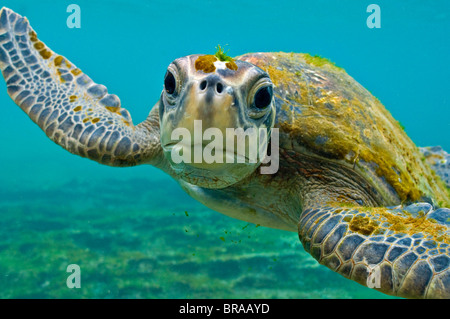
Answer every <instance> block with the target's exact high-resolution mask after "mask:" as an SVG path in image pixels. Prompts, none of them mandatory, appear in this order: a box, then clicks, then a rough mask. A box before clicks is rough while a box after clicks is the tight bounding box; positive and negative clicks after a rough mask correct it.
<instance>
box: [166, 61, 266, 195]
mask: <svg viewBox="0 0 450 319" xmlns="http://www.w3.org/2000/svg"><path fill="white" fill-rule="evenodd" d="M164 83H165V88H164V91H163V93H162V95H161V102H160V122H161V145H162V147H163V149H164V152H165V156H166V158H167V159H168V160H169V162H170V163H171V164H172V168H173V169H174V170H175V172H178V174H179V177H180V178H182V179H184V180H185V181H187V182H189V183H193V184H195V185H198V186H203V187H208V188H221V187H225V186H228V185H231V184H233V183H236V182H237V181H239V180H241V179H242V178H244V177H246V176H248V175H249V174H250V173H252V172H253V171H254V170H255V169H256V168H257V166H258V165H259V164H260V161H258V162H256V163H241V164H238V163H225V162H226V160H225V158H224V159H223V163H220V162H219V161H216V162H214V163H207V162H205V161H204V160H203V159H204V158H202V159H201V162H198V161H195V163H194V159H192V161H191V163H186V161H184V162H183V163H178V164H177V163H174V161H173V158H172V155H173V151H174V145H176V144H177V142H179V141H180V140H179V139H178V140H175V139H174V138H173V137H172V134H175V133H176V132H178V131H179V130H180V129H186V130H187V131H188V132H189V133H190V135H191V136H192V140H194V137H195V136H197V138H198V135H199V134H198V133H199V132H200V135H202V134H204V133H207V132H208V130H209V132H211V130H216V132H217V131H219V132H220V133H221V134H222V137H223V143H222V148H220V147H217V148H216V151H220V152H222V153H223V155H224V156H226V155H230V153H229V152H228V153H227V152H226V151H230V149H227V150H225V146H226V142H227V138H229V136H228V137H227V129H233V130H236V129H242V130H243V131H246V132H249V131H248V130H249V129H250V130H254V131H258V130H259V129H265V130H266V132H267V134H268V135H269V134H270V129H271V128H272V127H273V124H274V117H275V108H274V103H273V97H272V95H270V100H269V103H268V104H267V105H265V107H261V108H258V107H257V106H256V105H255V95H256V94H257V92H258V90H260V89H267V90H268V91H270V92H272V82H271V80H270V78H269V76H268V75H267V73H266V72H264V71H263V70H261V69H260V68H258V67H256V66H254V65H253V64H251V63H247V62H244V61H236V62H232V64H230V62H222V61H219V60H218V59H217V58H216V57H215V56H212V55H191V56H186V57H183V58H179V59H177V60H175V61H173V62H172V63H171V64H170V65H169V67H168V69H167V73H166V76H165V80H164ZM200 123H201V124H200ZM199 124H200V125H201V128H200V129H199V130H196V127H197V128H198V125H199ZM196 125H197V126H196ZM177 129H178V130H177ZM176 130H177V131H176ZM200 139H202V136H200ZM209 142H210V141H206V140H203V139H202V141H201V142H198V141H197V142H195V143H197V144H198V143H201V144H202V146H203V147H204V146H207V144H208V143H209ZM195 143H194V142H192V144H191V146H192V147H193V146H194V144H195ZM197 150H198V149H197ZM192 151H194V150H192ZM264 152H265V150H264ZM225 153H227V154H225Z"/></svg>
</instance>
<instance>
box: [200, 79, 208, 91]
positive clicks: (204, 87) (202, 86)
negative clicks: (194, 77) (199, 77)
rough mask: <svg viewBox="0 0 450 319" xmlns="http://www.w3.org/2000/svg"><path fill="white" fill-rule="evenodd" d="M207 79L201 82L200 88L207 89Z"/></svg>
mask: <svg viewBox="0 0 450 319" xmlns="http://www.w3.org/2000/svg"><path fill="white" fill-rule="evenodd" d="M206 84H207V83H206V81H202V83H200V90H202V91H203V90H204V89H206Z"/></svg>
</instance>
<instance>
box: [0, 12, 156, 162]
mask: <svg viewBox="0 0 450 319" xmlns="http://www.w3.org/2000/svg"><path fill="white" fill-rule="evenodd" d="M0 69H1V70H2V74H3V77H4V78H5V81H6V85H7V90H8V94H9V96H10V97H11V98H12V99H13V100H14V102H15V103H16V104H17V105H19V106H20V107H21V108H22V110H23V111H25V113H27V114H28V116H29V117H30V118H31V119H32V120H33V122H35V123H36V124H38V125H39V127H40V128H41V129H42V130H43V131H44V132H45V134H47V136H48V137H49V138H50V139H51V140H53V141H54V142H55V143H57V144H59V145H60V146H62V147H63V148H65V149H66V150H68V151H69V152H71V153H73V154H77V155H80V156H83V157H88V158H90V159H92V160H95V161H97V162H100V163H102V164H106V165H112V166H133V165H137V164H140V163H151V164H155V163H158V161H159V160H160V159H159V157H160V155H161V150H160V145H159V122H158V120H157V119H158V110H157V107H155V108H154V110H153V111H152V112H151V113H150V115H149V118H148V119H147V121H145V122H143V123H141V124H140V125H138V126H134V125H133V123H132V120H131V117H130V114H129V113H128V111H127V110H125V109H123V108H121V107H120V100H119V98H118V97H117V96H116V95H112V94H108V92H107V89H106V87H105V86H103V85H100V84H95V83H94V82H93V81H92V80H91V79H90V78H89V77H88V76H87V75H85V74H83V72H81V70H80V69H78V68H77V67H76V66H75V65H74V64H73V63H71V62H69V61H68V60H67V59H66V58H64V57H63V56H61V55H57V54H55V53H54V52H53V51H51V50H50V49H49V48H48V47H46V46H45V44H44V43H42V42H41V41H39V39H38V38H37V35H36V33H35V32H34V31H33V29H32V28H31V27H30V25H29V23H28V20H27V19H26V18H23V17H21V16H20V15H18V14H16V13H15V12H13V11H11V10H9V9H7V8H2V9H1V11H0Z"/></svg>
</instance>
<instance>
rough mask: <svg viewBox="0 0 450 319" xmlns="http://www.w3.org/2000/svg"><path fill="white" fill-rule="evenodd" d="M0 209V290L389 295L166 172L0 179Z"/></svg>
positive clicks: (41, 294)
mask: <svg viewBox="0 0 450 319" xmlns="http://www.w3.org/2000/svg"><path fill="white" fill-rule="evenodd" d="M0 214H1V218H0V298H386V297H388V296H385V295H383V294H381V293H379V292H377V291H374V290H372V289H368V288H365V287H362V286H360V285H359V284H357V283H354V282H352V281H350V280H348V279H345V278H343V277H341V276H340V275H337V274H335V273H333V272H332V271H330V270H328V269H327V268H325V267H324V266H321V265H319V264H318V263H317V262H316V261H315V260H314V259H313V258H312V257H310V256H309V255H308V254H307V253H306V252H305V251H304V250H303V248H302V246H301V244H300V242H299V240H298V237H297V234H295V233H289V232H284V231H279V230H274V229H268V228H264V227H258V226H257V225H254V224H249V223H246V222H243V221H238V220H234V219H231V218H229V217H226V216H223V215H221V214H219V213H216V212H213V211H211V210H209V209H207V208H205V207H204V206H202V205H201V204H199V203H197V202H196V201H194V200H193V199H191V198H189V197H188V196H187V195H186V194H184V193H183V192H182V191H181V189H180V188H179V187H178V185H176V183H175V182H171V181H170V182H167V180H162V181H161V182H158V183H155V181H153V180H150V179H146V178H142V179H138V178H133V179H130V180H115V179H101V180H95V179H92V180H72V181H70V182H69V183H65V184H60V185H40V186H39V187H36V186H32V185H29V186H27V185H22V186H21V187H20V188H18V187H16V188H8V189H7V188H5V187H3V188H0ZM69 264H78V265H79V266H80V268H81V288H80V289H76V288H74V289H69V288H68V287H67V285H66V279H67V277H68V276H69V275H70V274H69V273H67V272H66V268H67V266H68V265H69Z"/></svg>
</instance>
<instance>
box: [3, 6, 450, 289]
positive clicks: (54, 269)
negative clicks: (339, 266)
mask: <svg viewBox="0 0 450 319" xmlns="http://www.w3.org/2000/svg"><path fill="white" fill-rule="evenodd" d="M73 2H74V1H73V0H71V1H57V2H56V1H43V0H41V1H39V2H38V1H31V0H28V1H25V0H2V2H1V4H0V5H1V6H3V5H4V6H7V7H9V8H11V9H13V10H14V11H16V12H18V13H20V14H21V15H25V16H27V17H28V18H29V20H30V21H31V25H32V26H33V28H34V29H35V30H36V31H37V33H38V35H39V38H40V39H41V40H42V41H44V42H45V43H46V44H47V45H48V46H49V47H50V48H52V49H53V50H54V51H55V52H57V53H59V54H62V55H65V56H66V57H67V58H69V59H70V60H71V61H72V62H73V63H75V64H76V65H77V66H78V67H80V68H81V69H82V70H83V71H84V72H85V73H86V74H88V75H89V76H90V77H91V78H92V79H93V80H94V81H95V82H97V83H102V84H105V85H106V86H107V87H108V90H109V92H110V93H114V94H117V95H118V96H119V97H120V98H121V101H122V106H124V107H125V108H127V109H128V110H129V111H130V113H131V114H132V117H133V121H134V123H139V122H141V121H142V120H144V119H145V118H146V116H147V114H148V112H149V110H150V109H151V107H152V106H153V105H154V103H156V101H157V99H158V97H159V94H160V92H161V90H162V85H163V76H164V73H165V70H166V67H167V65H168V64H169V63H170V62H171V61H172V60H174V59H175V58H177V57H180V56H184V55H188V54H193V53H213V52H214V47H215V46H216V45H217V44H222V45H223V44H228V48H229V49H230V51H229V54H230V55H240V54H243V53H246V52H256V51H287V52H291V51H294V52H307V53H311V54H319V55H321V56H324V57H327V58H329V59H331V60H332V61H333V62H335V63H336V64H337V65H338V66H341V67H343V68H345V69H346V71H347V72H348V73H349V74H350V75H351V76H353V77H354V78H355V79H356V80H357V81H359V82H360V83H361V84H362V85H363V86H365V87H366V88H367V89H369V90H370V91H371V92H372V93H373V94H374V95H375V96H376V97H378V98H379V99H380V100H381V101H382V102H383V104H385V105H386V107H387V109H388V110H389V111H390V112H391V113H392V114H393V116H394V117H395V118H396V119H397V120H399V121H400V122H401V123H402V125H403V126H404V127H405V130H406V132H407V133H408V135H409V136H410V137H411V138H412V139H413V141H415V143H416V144H417V145H420V146H427V145H441V146H442V147H444V148H445V149H447V150H449V149H450V139H449V137H448V130H449V129H450V126H449V125H450V121H449V118H450V99H449V97H448V95H447V92H448V87H447V86H448V82H449V81H448V73H449V71H450V60H449V59H448V57H449V56H450V44H449V41H448V35H449V34H450V3H449V2H448V1H445V0H442V1H429V2H425V1H412V0H409V1H376V2H375V3H377V4H378V5H380V7H381V29H369V28H368V27H367V26H366V18H367V16H368V15H369V14H368V13H366V8H367V6H368V5H369V4H370V3H372V2H371V1H349V0H346V1H299V0H296V1H276V2H275V1H226V2H220V3H217V2H214V1H189V2H187V1H144V0H140V1H138V0H131V1H130V0H127V1H125V0H123V1H122V0H115V1H99V0H95V1H92V0H91V1H76V2H75V3H76V4H78V5H79V6H80V7H81V28H80V29H69V28H68V27H67V26H66V19H67V17H68V15H69V13H67V12H66V8H67V6H68V5H69V4H71V3H73ZM275 3H276V4H275ZM0 105H1V107H2V110H3V112H2V116H1V117H0V133H1V135H2V136H3V138H2V139H1V140H0V149H1V152H2V153H1V156H0V214H1V217H2V218H1V219H0V287H1V288H0V297H1V298H11V297H44V298H45V297H57V298H58V297H67V298H78V297H96V298H117V297H124V298H128V297H129V298H134V297H146V298H186V297H188V298H196V297H197V298H213V297H215V298H384V297H385V296H384V295H382V294H380V293H378V292H375V291H373V290H370V289H367V288H364V287H362V286H359V285H358V284H356V283H353V282H351V281H349V280H347V279H344V278H341V277H340V276H339V275H335V274H334V273H333V272H331V271H329V270H328V269H326V268H325V267H322V266H319V265H318V264H317V263H316V262H315V261H314V260H313V259H312V258H311V257H309V255H308V254H307V253H305V252H304V250H303V248H301V245H300V243H299V242H298V238H297V235H296V234H293V233H286V232H282V231H278V230H272V229H264V228H262V227H255V225H248V224H247V223H245V222H241V221H236V220H232V219H230V218H227V217H225V216H222V215H220V214H218V213H215V212H213V211H211V210H208V209H206V208H205V207H203V206H202V205H200V204H198V203H197V202H195V201H194V200H192V199H190V198H189V197H188V196H187V195H185V194H184V193H183V192H182V191H181V190H180V189H179V187H178V186H177V184H176V183H175V182H174V181H172V180H171V179H170V178H169V177H168V176H165V175H164V174H163V173H161V172H159V171H158V170H156V169H154V168H152V167H135V168H127V169H120V168H110V167H105V166H101V165H99V164H97V163H94V162H90V161H88V160H86V159H81V158H78V157H76V156H73V155H71V154H69V153H67V152H66V151H64V150H63V149H62V148H60V147H59V146H57V145H55V144H53V143H52V142H50V141H49V140H47V138H46V137H45V134H44V133H43V132H41V131H40V129H39V128H38V127H37V126H36V125H34V124H33V123H32V122H31V121H30V120H29V119H28V118H27V117H26V116H25V115H24V114H23V112H22V111H21V110H20V109H19V108H18V107H17V106H16V105H15V104H14V103H13V102H12V101H11V100H10V98H9V97H8V96H7V94H6V87H5V84H4V82H3V81H0ZM72 263H76V264H79V265H80V267H81V269H82V288H81V289H68V288H67V287H66V277H67V275H68V274H67V273H66V272H65V270H66V267H67V265H68V264H72Z"/></svg>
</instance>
